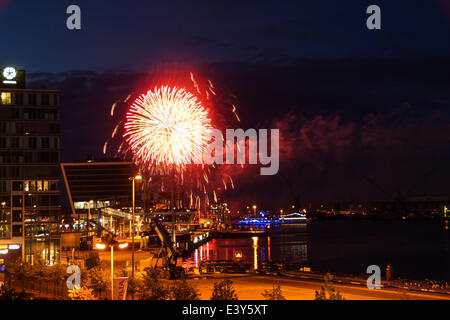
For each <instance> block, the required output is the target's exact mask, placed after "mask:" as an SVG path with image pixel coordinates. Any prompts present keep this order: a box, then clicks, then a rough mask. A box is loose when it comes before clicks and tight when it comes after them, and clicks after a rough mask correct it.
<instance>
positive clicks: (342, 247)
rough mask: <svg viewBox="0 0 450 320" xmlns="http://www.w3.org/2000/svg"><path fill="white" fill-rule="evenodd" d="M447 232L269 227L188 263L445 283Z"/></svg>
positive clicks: (215, 242)
mask: <svg viewBox="0 0 450 320" xmlns="http://www.w3.org/2000/svg"><path fill="white" fill-rule="evenodd" d="M449 239H450V232H449V230H448V225H446V224H445V223H444V222H443V221H365V220H358V221H313V222H310V223H308V224H300V225H282V226H279V227H273V228H272V231H271V233H270V236H267V237H260V238H258V239H256V238H227V239H212V240H211V241H209V242H208V243H206V244H204V245H202V246H201V247H199V248H198V249H196V250H195V251H194V252H193V254H192V255H191V257H190V258H189V260H188V264H189V265H191V266H198V265H199V263H200V262H201V261H205V260H210V261H211V260H232V259H234V258H236V257H242V259H243V261H244V262H245V263H247V264H249V265H251V266H254V267H255V268H257V266H258V264H260V263H261V262H269V261H271V262H286V263H290V264H292V265H294V266H295V268H300V267H310V268H311V269H312V271H317V272H331V273H335V274H348V275H365V274H366V269H367V267H368V266H369V265H378V266H380V268H381V269H382V272H383V275H384V271H385V270H386V267H387V265H391V267H392V271H393V276H394V278H402V279H414V280H425V279H431V280H436V281H446V282H448V281H450V251H449Z"/></svg>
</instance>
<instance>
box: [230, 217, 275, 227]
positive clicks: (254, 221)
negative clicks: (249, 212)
mask: <svg viewBox="0 0 450 320" xmlns="http://www.w3.org/2000/svg"><path fill="white" fill-rule="evenodd" d="M279 223H280V221H279V220H278V219H268V218H245V219H241V220H239V221H238V223H237V224H239V225H249V226H251V225H271V224H279Z"/></svg>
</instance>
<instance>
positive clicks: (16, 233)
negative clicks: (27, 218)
mask: <svg viewBox="0 0 450 320" xmlns="http://www.w3.org/2000/svg"><path fill="white" fill-rule="evenodd" d="M12 233H13V237H21V236H22V226H21V225H13V232H12Z"/></svg>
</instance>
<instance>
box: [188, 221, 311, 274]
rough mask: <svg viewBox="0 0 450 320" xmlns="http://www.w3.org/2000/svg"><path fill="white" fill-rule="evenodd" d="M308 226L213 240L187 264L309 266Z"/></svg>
mask: <svg viewBox="0 0 450 320" xmlns="http://www.w3.org/2000/svg"><path fill="white" fill-rule="evenodd" d="M307 252H308V250H307V242H306V228H305V226H293V227H287V226H284V227H280V228H277V229H276V230H275V229H274V230H272V233H271V235H270V236H269V237H259V238H258V237H253V238H230V239H212V240H211V241H209V242H208V243H206V244H204V245H202V246H200V247H199V248H198V249H196V250H195V251H194V253H193V254H192V256H191V257H190V258H189V259H188V260H187V261H186V263H187V264H188V265H189V266H191V267H193V266H195V267H198V266H199V264H200V262H201V261H212V260H242V261H243V262H244V263H246V264H249V265H251V266H253V269H255V270H256V269H258V266H259V264H260V263H261V262H269V261H272V262H283V261H285V262H286V261H287V262H290V263H294V264H298V265H304V264H306V263H307V258H308V255H307Z"/></svg>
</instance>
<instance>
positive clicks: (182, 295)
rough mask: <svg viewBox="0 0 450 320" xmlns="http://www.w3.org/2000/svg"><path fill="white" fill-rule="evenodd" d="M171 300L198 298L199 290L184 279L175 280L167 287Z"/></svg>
mask: <svg viewBox="0 0 450 320" xmlns="http://www.w3.org/2000/svg"><path fill="white" fill-rule="evenodd" d="M169 292H170V293H169V294H170V298H171V299H172V300H200V291H199V290H198V289H197V287H195V286H193V285H190V284H189V283H188V282H187V281H186V279H183V280H181V281H175V282H174V283H173V284H172V286H170V288H169Z"/></svg>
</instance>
